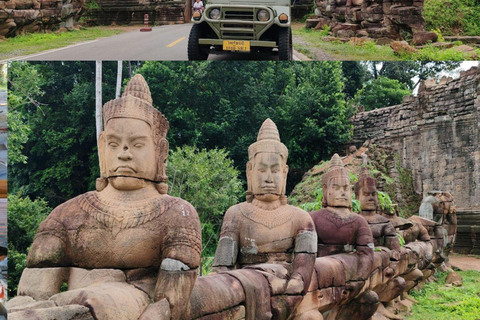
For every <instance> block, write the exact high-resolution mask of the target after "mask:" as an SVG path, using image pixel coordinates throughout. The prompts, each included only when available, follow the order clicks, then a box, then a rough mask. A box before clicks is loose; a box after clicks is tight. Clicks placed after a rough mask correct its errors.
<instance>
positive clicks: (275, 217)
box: [240, 199, 293, 229]
mask: <svg viewBox="0 0 480 320" xmlns="http://www.w3.org/2000/svg"><path fill="white" fill-rule="evenodd" d="M240 211H241V212H242V214H243V216H244V217H246V218H247V219H250V220H252V221H254V222H256V223H259V224H261V225H263V226H265V227H267V228H269V229H273V228H275V227H278V226H281V225H283V224H285V223H287V222H288V221H290V220H292V218H293V215H292V212H291V209H290V208H289V206H288V205H282V204H281V203H280V201H273V202H268V203H266V202H263V201H259V200H257V199H253V201H252V202H251V203H249V202H244V203H242V204H241V205H240Z"/></svg>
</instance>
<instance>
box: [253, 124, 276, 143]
mask: <svg viewBox="0 0 480 320" xmlns="http://www.w3.org/2000/svg"><path fill="white" fill-rule="evenodd" d="M260 140H275V141H279V142H280V134H279V133H278V129H277V126H276V125H275V123H274V122H273V121H272V120H271V119H270V118H267V120H265V121H264V122H263V124H262V127H261V128H260V130H259V131H258V136H257V141H260Z"/></svg>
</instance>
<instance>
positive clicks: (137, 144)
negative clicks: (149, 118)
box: [134, 143, 145, 148]
mask: <svg viewBox="0 0 480 320" xmlns="http://www.w3.org/2000/svg"><path fill="white" fill-rule="evenodd" d="M144 146H145V144H144V143H135V145H134V147H135V148H141V147H144Z"/></svg>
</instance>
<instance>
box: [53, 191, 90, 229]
mask: <svg viewBox="0 0 480 320" xmlns="http://www.w3.org/2000/svg"><path fill="white" fill-rule="evenodd" d="M94 193H97V192H96V191H90V192H87V193H83V194H81V195H79V196H76V197H75V198H72V199H70V200H68V201H65V202H64V203H62V204H59V205H58V206H57V207H55V209H53V210H52V212H51V213H50V214H49V215H48V217H47V219H54V220H56V221H58V222H63V221H65V220H71V219H72V218H73V217H77V216H83V211H82V207H83V206H84V205H83V204H84V203H85V202H88V201H89V198H91V197H92V196H93V194H94Z"/></svg>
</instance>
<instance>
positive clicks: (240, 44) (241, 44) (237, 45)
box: [223, 40, 250, 51]
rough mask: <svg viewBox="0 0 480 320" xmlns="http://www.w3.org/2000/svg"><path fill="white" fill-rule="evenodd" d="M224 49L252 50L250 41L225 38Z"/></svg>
mask: <svg viewBox="0 0 480 320" xmlns="http://www.w3.org/2000/svg"><path fill="white" fill-rule="evenodd" d="M223 50H227V51H250V41H243V40H223Z"/></svg>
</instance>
